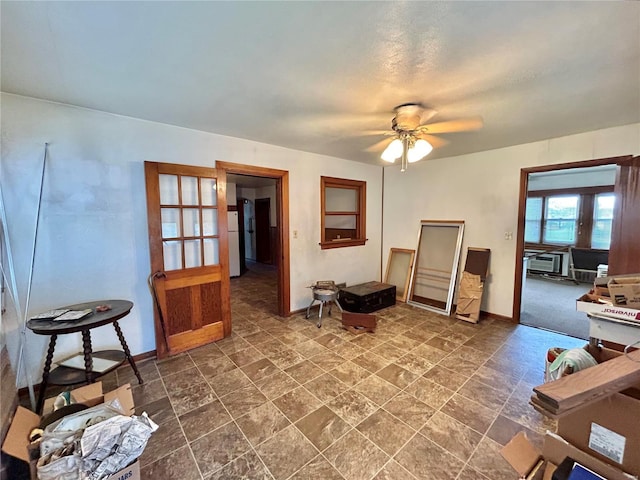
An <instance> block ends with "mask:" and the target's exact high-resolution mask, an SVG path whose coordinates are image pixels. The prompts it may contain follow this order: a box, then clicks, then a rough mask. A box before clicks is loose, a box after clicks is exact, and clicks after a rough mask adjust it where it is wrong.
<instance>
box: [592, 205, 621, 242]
mask: <svg viewBox="0 0 640 480" xmlns="http://www.w3.org/2000/svg"><path fill="white" fill-rule="evenodd" d="M615 199H616V197H615V195H614V194H613V193H600V194H598V195H596V197H595V202H594V205H593V230H592V231H591V248H602V249H605V250H608V249H609V246H610V244H611V224H612V223H613V207H614V205H615Z"/></svg>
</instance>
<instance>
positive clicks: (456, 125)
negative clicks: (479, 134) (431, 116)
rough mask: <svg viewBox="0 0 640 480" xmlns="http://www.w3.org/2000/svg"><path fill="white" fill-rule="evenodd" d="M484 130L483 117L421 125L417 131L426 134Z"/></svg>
mask: <svg viewBox="0 0 640 480" xmlns="http://www.w3.org/2000/svg"><path fill="white" fill-rule="evenodd" d="M480 128H482V117H471V118H461V119H459V120H449V121H447V122H437V123H430V124H427V125H420V126H419V127H418V128H417V129H416V130H420V131H422V132H426V133H449V132H466V131H469V130H478V129H480Z"/></svg>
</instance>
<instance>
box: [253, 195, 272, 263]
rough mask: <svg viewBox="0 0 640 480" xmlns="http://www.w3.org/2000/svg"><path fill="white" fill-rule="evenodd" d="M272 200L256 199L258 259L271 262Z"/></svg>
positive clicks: (262, 261) (258, 260)
mask: <svg viewBox="0 0 640 480" xmlns="http://www.w3.org/2000/svg"><path fill="white" fill-rule="evenodd" d="M270 218H271V200H270V199H268V198H258V199H256V261H257V262H260V263H271V232H270V231H269V230H270V229H271V220H270Z"/></svg>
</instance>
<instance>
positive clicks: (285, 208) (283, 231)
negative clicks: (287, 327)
mask: <svg viewBox="0 0 640 480" xmlns="http://www.w3.org/2000/svg"><path fill="white" fill-rule="evenodd" d="M216 169H217V170H219V171H223V172H225V174H229V173H233V174H237V175H251V176H253V177H263V178H273V179H274V180H275V181H276V216H277V224H278V240H279V241H278V260H279V262H278V314H279V315H280V316H282V317H288V316H289V315H291V300H290V297H291V272H290V271H289V268H290V256H289V255H290V252H289V172H288V171H287V170H278V169H274V168H266V167H257V166H255V165H244V164H241V163H231V162H223V161H220V160H217V161H216Z"/></svg>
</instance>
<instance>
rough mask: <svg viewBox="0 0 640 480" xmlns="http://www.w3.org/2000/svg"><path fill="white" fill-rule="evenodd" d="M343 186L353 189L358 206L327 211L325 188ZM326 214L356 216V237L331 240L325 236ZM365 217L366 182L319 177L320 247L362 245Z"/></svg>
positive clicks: (363, 241)
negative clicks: (351, 210) (347, 209)
mask: <svg viewBox="0 0 640 480" xmlns="http://www.w3.org/2000/svg"><path fill="white" fill-rule="evenodd" d="M327 188H343V189H347V190H354V191H355V192H356V194H357V199H358V207H357V210H356V211H353V212H327V211H326V189H327ZM327 215H355V217H356V235H355V237H356V238H351V239H348V240H346V239H340V240H337V239H336V240H331V239H328V238H327V236H326V229H325V217H326V216H327ZM366 217H367V182H365V181H362V180H348V179H344V178H335V177H320V248H321V249H322V250H325V249H329V248H341V247H355V246H359V245H364V244H365V243H366V242H367V238H366V236H367V230H366Z"/></svg>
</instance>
